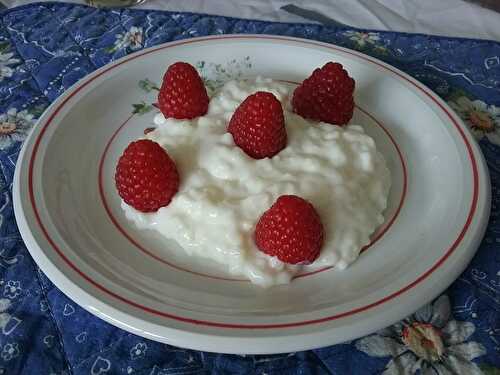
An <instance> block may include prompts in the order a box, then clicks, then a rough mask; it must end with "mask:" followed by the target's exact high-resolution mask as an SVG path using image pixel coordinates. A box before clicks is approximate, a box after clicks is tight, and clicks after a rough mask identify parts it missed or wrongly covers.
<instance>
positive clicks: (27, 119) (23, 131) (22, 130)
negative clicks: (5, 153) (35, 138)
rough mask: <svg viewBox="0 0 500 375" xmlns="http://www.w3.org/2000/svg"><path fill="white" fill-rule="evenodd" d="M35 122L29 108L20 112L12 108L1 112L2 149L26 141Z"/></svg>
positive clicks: (0, 133)
mask: <svg viewBox="0 0 500 375" xmlns="http://www.w3.org/2000/svg"><path fill="white" fill-rule="evenodd" d="M34 123H35V120H34V118H33V115H32V114H30V113H29V112H28V111H27V110H23V111H20V112H18V111H17V109H16V108H10V109H9V110H8V111H7V113H3V114H0V150H5V149H6V148H8V147H9V146H10V145H11V144H13V143H14V142H22V141H24V139H25V138H26V137H27V135H28V133H29V131H30V130H31V127H32V126H33V124H34Z"/></svg>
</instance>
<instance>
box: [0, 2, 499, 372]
mask: <svg viewBox="0 0 500 375" xmlns="http://www.w3.org/2000/svg"><path fill="white" fill-rule="evenodd" d="M226 33H256V34H279V35H290V36H296V37H302V38H308V39H314V40H319V41H324V42H329V43H335V44H338V45H341V46H345V47H349V48H353V49H356V50H360V51H362V52H365V53H367V54H370V55H372V56H375V57H377V58H380V59H382V60H384V61H386V62H388V63H390V64H392V65H394V66H396V67H398V68H400V69H402V70H403V71H405V72H407V73H409V74H410V75H412V76H413V77H415V78H416V79H418V80H420V81H421V82H423V83H424V84H426V85H428V86H429V87H431V88H432V89H433V90H434V91H435V92H437V93H438V94H439V95H440V96H441V97H442V98H443V99H444V100H446V101H447V102H448V103H449V104H450V106H451V107H452V108H454V109H455V110H456V112H457V113H458V114H459V115H460V116H461V117H462V118H463V119H464V121H465V123H466V124H467V125H468V126H469V127H470V128H471V130H472V132H473V133H474V135H475V136H476V137H477V139H478V140H479V143H480V146H481V149H482V151H483V153H484V155H485V157H486V159H487V162H488V167H489V169H490V176H491V181H492V214H491V218H490V223H489V226H488V229H487V232H486V236H485V238H484V240H483V242H482V245H481V247H480V249H479V251H478V253H477V254H476V256H475V257H474V259H473V260H472V262H471V264H470V265H469V267H468V268H467V269H466V270H465V271H464V273H463V274H462V275H461V276H460V278H459V279H458V280H456V281H455V283H454V284H453V285H452V286H451V287H450V288H449V289H448V290H447V291H446V292H445V293H444V294H443V295H442V296H440V297H438V298H437V299H436V300H435V301H433V302H432V303H430V304H429V305H427V306H424V307H422V308H421V309H420V310H419V311H417V312H415V313H414V314H412V315H411V316H409V317H407V318H406V319H404V320H402V321H401V322H398V323H396V324H395V325H393V326H391V327H388V328H386V329H383V330H381V331H379V332H377V333H374V334H372V335H369V336H367V337H363V338H360V339H357V340H353V341H351V342H346V343H344V344H339V345H334V346H330V347H326V348H321V349H317V350H312V351H305V352H297V353H285V354H279V355H262V356H257V355H247V356H237V355H224V354H215V353H206V352H197V351H193V350H185V349H181V348H175V347H172V346H169V345H165V344H160V343H157V342H153V341H149V340H146V339H143V338H141V337H138V336H135V335H133V334H131V333H128V332H125V331H122V330H120V329H118V328H116V327H114V326H111V325H109V324H107V323H105V322H104V321H102V320H100V319H98V318H96V317H94V316H92V315H91V314H89V313H88V312H86V311H84V310H83V309H82V308H80V307H79V306H78V305H77V304H76V303H75V302H73V301H71V300H70V299H68V298H67V297H66V296H65V295H64V294H62V293H61V292H60V291H59V290H58V289H57V288H55V287H54V285H53V284H52V283H51V282H50V281H49V280H48V279H47V277H46V276H45V275H44V274H43V273H42V272H41V271H40V270H39V269H38V267H37V266H36V265H35V263H34V262H33V260H32V259H31V257H30V255H29V253H28V251H27V249H26V247H25V245H24V243H23V241H22V239H21V237H20V235H19V232H18V229H17V226H16V223H15V219H14V213H13V206H12V194H11V188H12V179H13V174H14V168H15V164H16V160H17V157H18V154H19V150H20V146H21V144H22V141H23V140H24V139H25V137H26V136H27V134H28V133H29V131H30V129H31V128H32V127H33V126H34V124H35V121H36V119H37V118H38V117H39V116H40V114H41V113H42V112H43V110H44V109H45V108H46V107H47V106H48V105H49V104H50V103H51V102H52V101H53V100H54V99H56V98H57V97H58V96H59V95H60V94H61V93H62V92H64V90H66V89H67V88H68V87H69V86H71V85H72V84H73V83H74V82H76V81H77V80H79V79H80V78H82V77H84V76H85V75H86V74H88V73H90V72H92V71H94V70H95V69H97V68H99V67H101V66H102V65H104V64H106V63H108V62H110V61H113V60H115V59H117V58H120V57H122V56H125V55H126V54H128V53H132V52H135V51H138V50H140V49H142V48H145V47H149V46H153V45H157V44H159V43H163V42H168V41H173V40H179V39H184V38H190V37H196V36H203V35H213V34H226ZM250 63H251V62H250V61H235V62H234V67H233V70H234V71H235V72H236V73H237V71H238V69H240V67H242V66H243V67H244V65H245V64H250ZM197 67H198V69H200V70H203V69H212V70H214V71H215V72H216V71H217V69H220V68H218V67H216V66H211V65H210V64H209V63H206V62H205V63H204V62H203V61H202V60H200V63H199V65H198V66H197ZM211 83H212V84H214V85H215V86H216V85H218V84H220V82H217V81H214V82H211ZM140 85H141V88H142V89H144V90H145V91H148V90H149V91H151V90H154V89H155V87H154V86H155V84H154V83H152V82H148V81H143V82H141V84H140ZM215 86H214V87H215ZM149 105H150V103H146V102H144V103H137V105H136V106H134V107H133V108H132V109H131V110H134V111H136V112H137V113H141V111H146V110H150V109H151V108H150V107H148V106H149ZM395 110H397V108H395ZM499 127H500V44H499V43H496V42H491V41H480V40H470V39H455V38H444V37H433V36H427V35H414V34H404V33H392V32H376V31H370V30H354V29H340V28H334V27H323V26H321V25H311V24H286V23H272V22H261V21H252V20H241V19H234V18H226V17H217V16H207V15H200V14H191V13H172V12H160V11H144V10H134V9H121V10H113V9H95V8H90V7H86V6H80V5H74V4H63V3H43V4H42V3H39V4H31V5H27V6H23V7H19V8H14V9H11V10H7V11H4V12H2V13H0V374H20V373H23V374H35V373H36V374H92V375H97V374H100V375H104V374H148V375H161V374H208V373H213V374H244V373H257V374H323V373H324V374H381V373H383V374H454V373H464V374H479V373H484V374H498V373H499V372H500V251H499V249H500V218H499V215H500V143H499V142H500V137H499Z"/></svg>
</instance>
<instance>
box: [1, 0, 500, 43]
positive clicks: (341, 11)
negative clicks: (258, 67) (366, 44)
mask: <svg viewBox="0 0 500 375" xmlns="http://www.w3.org/2000/svg"><path fill="white" fill-rule="evenodd" d="M0 2H2V3H3V4H4V5H6V6H7V7H12V6H17V5H22V4H26V3H29V2H30V1H26V0H0ZM69 2H74V3H82V4H83V3H84V0H69ZM286 4H294V5H296V6H299V7H302V8H307V9H310V10H315V11H317V12H320V13H322V14H323V15H326V16H328V17H330V18H332V19H334V20H336V21H338V22H341V23H344V24H348V25H351V26H354V27H361V28H368V29H378V30H393V31H406V32H411V33H426V34H436V35H449V36H459V37H469V38H483V39H493V40H497V41H500V13H497V12H495V11H492V10H489V9H486V8H482V7H480V6H478V5H475V4H472V3H468V2H465V1H463V0H315V1H308V0H245V1H244V0H240V1H237V0H189V1H183V0H147V1H146V2H145V3H144V4H142V5H140V6H138V8H144V9H164V10H174V11H192V12H202V13H208V14H218V15H224V16H234V17H243V18H253V19H262V20H270V21H285V22H307V21H305V20H304V19H303V18H302V17H299V16H295V15H291V14H289V13H287V12H285V11H283V10H281V9H280V8H281V7H282V6H283V5H286Z"/></svg>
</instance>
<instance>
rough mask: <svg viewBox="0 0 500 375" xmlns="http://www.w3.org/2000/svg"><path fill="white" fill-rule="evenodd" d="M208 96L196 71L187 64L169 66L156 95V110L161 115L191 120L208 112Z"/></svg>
mask: <svg viewBox="0 0 500 375" xmlns="http://www.w3.org/2000/svg"><path fill="white" fill-rule="evenodd" d="M208 101H209V99H208V95H207V90H206V89H205V85H204V84H203V81H202V80H201V78H200V76H199V75H198V72H197V71H196V69H195V68H194V67H193V66H191V65H190V64H188V63H185V62H177V63H175V64H173V65H170V67H169V68H168V70H167V72H166V73H165V75H164V77H163V84H162V85H161V88H160V92H159V93H158V103H157V105H158V108H159V109H160V111H161V112H162V113H163V115H164V116H165V117H166V118H168V117H173V118H176V119H193V118H195V117H198V116H203V115H204V114H205V113H207V110H208Z"/></svg>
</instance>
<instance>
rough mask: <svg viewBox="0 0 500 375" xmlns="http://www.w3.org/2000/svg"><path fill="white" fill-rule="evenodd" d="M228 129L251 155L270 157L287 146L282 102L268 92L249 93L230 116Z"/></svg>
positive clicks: (258, 157)
mask: <svg viewBox="0 0 500 375" xmlns="http://www.w3.org/2000/svg"><path fill="white" fill-rule="evenodd" d="M228 132H229V133H231V135H232V136H233V139H234V143H236V144H237V145H238V146H239V147H240V148H241V149H242V150H243V151H245V153H246V154H247V155H248V156H250V157H252V158H254V159H262V158H266V157H267V158H270V157H273V156H274V155H276V154H277V153H278V152H280V151H281V150H282V149H284V148H285V146H286V129H285V119H284V117H283V108H282V107H281V103H280V102H279V100H278V99H276V97H275V96H274V95H273V94H271V93H269V92H263V91H259V92H257V93H255V94H253V95H250V96H249V97H247V98H246V99H245V100H244V101H243V103H241V104H240V106H239V107H238V108H237V109H236V111H235V112H234V114H233V116H232V117H231V121H230V122H229V126H228Z"/></svg>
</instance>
